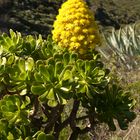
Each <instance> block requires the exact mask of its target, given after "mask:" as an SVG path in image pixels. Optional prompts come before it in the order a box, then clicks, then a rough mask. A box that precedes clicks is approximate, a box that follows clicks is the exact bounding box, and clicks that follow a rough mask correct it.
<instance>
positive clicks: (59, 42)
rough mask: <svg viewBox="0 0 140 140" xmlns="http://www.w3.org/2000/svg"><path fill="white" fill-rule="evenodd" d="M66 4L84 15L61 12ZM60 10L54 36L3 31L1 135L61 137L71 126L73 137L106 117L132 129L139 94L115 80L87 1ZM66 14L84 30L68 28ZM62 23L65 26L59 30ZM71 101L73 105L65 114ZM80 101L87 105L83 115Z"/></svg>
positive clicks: (24, 139)
mask: <svg viewBox="0 0 140 140" xmlns="http://www.w3.org/2000/svg"><path fill="white" fill-rule="evenodd" d="M67 6H68V7H67ZM67 8H69V11H71V12H72V11H73V12H72V13H73V14H74V13H75V14H79V16H78V17H77V18H76V17H75V18H74V19H73V20H72V21H71V18H72V17H69V16H67V14H68V13H66V15H65V14H64V15H63V16H61V14H63V13H65V10H66V9H67ZM71 9H72V10H71ZM80 10H82V11H81V12H79V11H80ZM60 11H63V12H62V13H61V12H60V15H59V16H58V17H61V18H60V21H59V18H58V21H57V20H56V22H55V23H54V30H53V36H52V38H53V40H52V38H51V36H48V38H47V40H44V39H42V37H41V35H40V36H39V37H33V36H31V35H28V36H25V37H22V36H21V34H20V33H19V32H13V31H12V30H10V36H9V35H7V34H2V35H1V36H0V139H2V140H15V139H19V140H51V139H61V134H62V131H63V130H64V129H65V128H66V127H68V126H69V127H70V132H69V133H68V134H67V137H68V139H69V140H74V139H77V138H78V136H79V135H82V134H86V133H88V132H90V131H93V130H94V129H95V126H96V124H98V123H101V122H104V123H107V124H108V126H109V128H110V129H111V130H115V129H116V125H115V123H114V120H117V121H118V124H119V126H120V128H121V129H127V128H128V124H129V122H131V121H132V120H133V119H134V118H135V113H134V112H133V110H132V109H133V107H134V105H135V102H134V99H132V98H131V95H130V93H128V92H125V91H124V90H123V89H122V88H121V87H120V86H119V85H118V84H117V83H114V82H112V81H113V80H112V79H113V78H112V77H110V75H109V70H108V69H105V68H104V66H103V63H102V62H101V60H100V56H99V53H98V52H96V51H95V45H96V44H99V42H100V40H99V34H98V30H97V25H96V24H95V23H94V20H93V18H92V15H91V13H90V11H89V10H88V7H87V6H86V3H85V2H84V1H83V0H68V1H67V2H66V3H64V5H62V9H61V10H60ZM74 11H75V12H74ZM63 18H64V19H63ZM69 18H70V19H69ZM65 20H66V22H65V25H67V24H71V25H72V26H73V24H74V27H75V23H74V22H73V21H77V25H78V26H77V27H78V28H77V29H78V31H79V32H72V31H73V30H72V29H71V28H69V27H68V28H65V27H66V26H64V24H62V23H63V22H64V21H65ZM79 21H80V22H79ZM58 23H60V24H59V25H60V28H61V30H62V31H63V32H60V31H58V27H57V24H58ZM61 25H62V26H61ZM83 28H84V29H83ZM82 29H83V30H84V31H86V32H83V30H82ZM92 31H93V32H92ZM61 33H62V34H63V35H64V36H63V35H61ZM68 33H69V35H70V36H69V37H67V36H66V34H68ZM73 37H74V38H75V40H73V39H72V38H73ZM88 37H89V38H88ZM79 38H80V39H79ZM64 40H67V41H68V43H64ZM85 42H86V43H85ZM71 43H72V44H73V45H72V46H71ZM69 45H70V46H69ZM69 102H71V108H72V109H70V110H69V113H68V115H65V110H66V107H67V104H68V103H69ZM81 106H82V108H83V109H84V110H83V113H81V114H80V115H79V114H78V112H79V110H80V108H81ZM80 122H86V124H84V125H80V124H81V123H80ZM66 139H67V138H66Z"/></svg>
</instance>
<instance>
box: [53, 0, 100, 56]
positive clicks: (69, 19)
mask: <svg viewBox="0 0 140 140" xmlns="http://www.w3.org/2000/svg"><path fill="white" fill-rule="evenodd" d="M53 28H54V29H53V31H52V35H53V40H54V41H55V42H56V43H58V45H59V46H61V47H67V48H68V49H69V50H71V51H77V52H79V53H80V54H84V53H86V52H87V51H88V50H89V49H90V48H94V47H95V46H96V44H98V43H99V42H100V37H99V33H98V27H97V25H96V23H95V20H94V17H93V15H92V13H91V11H90V10H89V9H88V6H87V5H86V2H85V1H84V0H67V1H66V2H65V3H63V4H62V7H61V9H59V14H58V16H57V17H56V20H55V22H54V25H53Z"/></svg>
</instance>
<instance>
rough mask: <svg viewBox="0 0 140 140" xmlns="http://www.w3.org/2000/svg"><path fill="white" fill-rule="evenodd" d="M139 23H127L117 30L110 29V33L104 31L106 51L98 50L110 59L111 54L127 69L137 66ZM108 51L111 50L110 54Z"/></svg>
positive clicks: (139, 40)
mask: <svg viewBox="0 0 140 140" xmlns="http://www.w3.org/2000/svg"><path fill="white" fill-rule="evenodd" d="M139 29H140V23H139V22H138V23H136V24H134V25H127V26H126V27H124V28H121V29H119V30H118V31H115V30H114V29H113V30H112V33H111V34H110V33H108V34H107V33H105V34H104V37H105V40H106V42H107V47H108V49H109V50H108V52H109V53H108V52H107V51H105V50H100V52H101V53H102V54H103V56H104V57H105V58H107V59H110V57H112V56H113V55H114V56H115V57H116V59H117V62H118V63H120V65H121V64H123V65H124V66H125V67H126V68H127V69H132V68H134V67H136V66H139V59H138V58H139V57H140V36H139V35H140V30H139ZM110 51H111V52H112V53H111V54H112V55H111V56H110Z"/></svg>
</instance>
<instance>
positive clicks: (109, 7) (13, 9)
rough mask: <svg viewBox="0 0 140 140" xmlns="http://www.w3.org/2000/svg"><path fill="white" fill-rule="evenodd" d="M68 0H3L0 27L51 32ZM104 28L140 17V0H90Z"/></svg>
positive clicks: (33, 31)
mask: <svg viewBox="0 0 140 140" xmlns="http://www.w3.org/2000/svg"><path fill="white" fill-rule="evenodd" d="M64 1H65V0H24V1H23V0H0V29H1V32H8V31H9V29H10V28H12V29H14V30H17V31H20V32H21V33H22V34H42V35H43V36H44V37H46V36H47V34H50V33H51V29H52V24H53V21H54V20H55V16H56V15H57V11H58V9H59V8H60V6H61V4H62V3H63V2H64ZM86 1H87V3H88V5H89V7H90V8H91V10H92V11H93V13H95V19H96V20H97V22H98V24H99V25H101V28H106V27H115V28H116V29H119V28H120V27H121V26H123V25H126V24H131V23H135V22H137V21H139V20H140V12H139V8H140V0H86Z"/></svg>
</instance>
